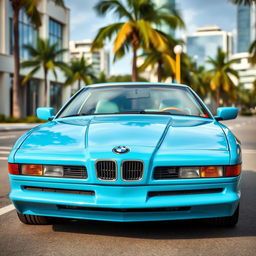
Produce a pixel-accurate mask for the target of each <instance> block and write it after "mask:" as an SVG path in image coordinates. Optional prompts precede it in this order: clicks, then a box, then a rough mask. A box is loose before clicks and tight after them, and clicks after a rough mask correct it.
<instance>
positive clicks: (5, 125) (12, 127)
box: [0, 123, 40, 132]
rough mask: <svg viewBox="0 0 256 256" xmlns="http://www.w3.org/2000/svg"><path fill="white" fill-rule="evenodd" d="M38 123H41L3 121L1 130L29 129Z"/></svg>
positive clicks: (0, 125)
mask: <svg viewBox="0 0 256 256" xmlns="http://www.w3.org/2000/svg"><path fill="white" fill-rule="evenodd" d="M38 125H40V123H33V124H28V123H3V124H0V132H4V131H21V130H29V129H32V128H33V127H35V126H38Z"/></svg>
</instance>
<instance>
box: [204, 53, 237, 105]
mask: <svg viewBox="0 0 256 256" xmlns="http://www.w3.org/2000/svg"><path fill="white" fill-rule="evenodd" d="M207 62H208V63H210V64H211V65H212V69H211V70H209V71H208V73H209V74H210V75H211V79H210V86H211V89H212V90H213V91H215V92H216V105H217V107H218V106H219V103H220V98H222V99H223V98H225V94H226V95H227V97H226V99H227V98H228V97H234V95H233V91H232V90H233V89H234V88H235V84H234V82H233V80H232V78H231V77H232V76H233V77H235V78H237V79H238V78H239V76H238V72H237V71H236V70H234V69H232V67H231V65H232V64H233V63H235V62H236V61H235V60H227V54H226V53H225V52H223V51H222V50H221V48H218V50H217V55H216V58H215V59H213V58H211V57H209V58H208V60H207ZM221 94H223V95H221Z"/></svg>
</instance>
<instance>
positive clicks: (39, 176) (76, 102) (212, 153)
mask: <svg viewBox="0 0 256 256" xmlns="http://www.w3.org/2000/svg"><path fill="white" fill-rule="evenodd" d="M237 112H238V111H237V109H236V108H231V107H226V108H218V109H217V116H213V115H212V113H211V112H210V111H209V109H208V108H207V107H206V106H205V104H204V103H203V102H202V100H201V99H200V98H199V97H198V96H197V95H196V93H195V92H194V91H193V90H192V89H191V88H190V87H188V86H185V85H179V84H163V83H119V84H95V85H90V86H86V87H84V88H82V89H81V90H79V91H78V92H77V93H76V94H75V95H74V96H73V97H72V98H71V99H70V100H69V101H68V102H67V103H66V104H65V105H64V106H63V107H62V108H61V110H60V111H59V112H58V113H57V114H56V115H54V110H53V109H52V108H38V109H37V115H38V117H39V118H41V119H43V120H49V122H47V123H44V124H42V125H40V126H37V127H35V128H34V129H32V130H30V131H28V132H27V133H25V134H24V135H23V136H21V137H20V138H19V139H18V141H17V142H16V144H15V145H14V147H13V149H12V151H11V153H10V155H9V159H8V162H9V167H8V168H9V177H10V183H11V192H10V199H11V200H12V202H13V204H14V206H15V208H16V209H17V213H18V217H19V219H20V220H21V221H22V222H23V223H26V224H46V223H47V222H48V221H49V220H50V219H51V217H61V218H73V219H90V220H103V221H119V222H129V221H163V220H180V219H210V220H212V221H214V222H215V223H217V224H222V225H229V226H234V225H235V224H236V223H237V221H238V215H239V199H240V186H239V184H240V173H241V148H240V143H239V141H238V140H237V139H236V137H235V136H234V135H233V134H232V132H231V131H230V130H229V129H228V128H227V127H226V126H224V125H223V124H221V123H219V121H220V120H228V119H233V118H236V116H237Z"/></svg>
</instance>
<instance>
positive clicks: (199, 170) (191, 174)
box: [179, 166, 224, 179]
mask: <svg viewBox="0 0 256 256" xmlns="http://www.w3.org/2000/svg"><path fill="white" fill-rule="evenodd" d="M223 176H224V175H223V167H222V166H203V167H193V166H192V167H180V169H179V178H181V179H191V178H218V177H223Z"/></svg>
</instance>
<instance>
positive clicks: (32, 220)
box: [17, 212, 49, 225]
mask: <svg viewBox="0 0 256 256" xmlns="http://www.w3.org/2000/svg"><path fill="white" fill-rule="evenodd" d="M17 215H18V217H19V219H20V221H21V222H22V223H24V224H28V225H47V224H49V219H48V218H47V217H45V216H37V215H29V214H22V213H19V212H17Z"/></svg>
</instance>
